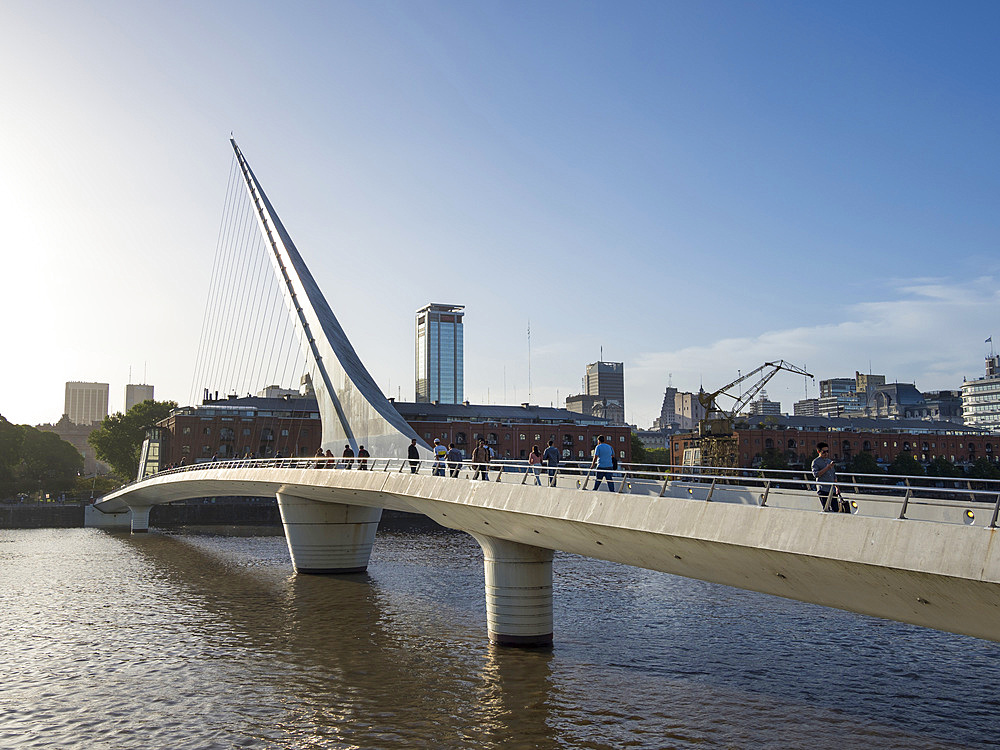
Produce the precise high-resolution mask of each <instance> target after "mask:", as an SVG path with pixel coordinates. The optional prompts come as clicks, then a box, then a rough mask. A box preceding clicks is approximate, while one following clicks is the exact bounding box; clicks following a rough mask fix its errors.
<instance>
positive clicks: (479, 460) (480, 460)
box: [472, 438, 490, 482]
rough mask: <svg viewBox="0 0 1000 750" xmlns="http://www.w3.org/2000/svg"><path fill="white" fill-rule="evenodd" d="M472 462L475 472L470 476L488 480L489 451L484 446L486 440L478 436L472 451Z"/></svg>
mask: <svg viewBox="0 0 1000 750" xmlns="http://www.w3.org/2000/svg"><path fill="white" fill-rule="evenodd" d="M472 463H473V464H475V466H476V473H475V474H474V475H473V476H472V478H473V479H485V480H486V481H487V482H488V481H489V480H490V475H489V474H488V473H487V469H488V468H489V465H490V451H489V448H487V447H486V441H485V440H483V439H482V438H479V443H478V444H477V445H476V449H475V450H474V451H472Z"/></svg>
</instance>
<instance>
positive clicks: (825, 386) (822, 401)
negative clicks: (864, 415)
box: [817, 375, 885, 417]
mask: <svg viewBox="0 0 1000 750" xmlns="http://www.w3.org/2000/svg"><path fill="white" fill-rule="evenodd" d="M858 377H860V378H863V379H864V380H865V384H866V387H868V386H869V385H870V384H869V382H868V378H876V377H877V378H881V379H882V380H883V381H885V376H882V375H878V376H875V375H859V376H857V377H854V378H830V379H829V380H821V381H819V400H818V402H817V404H818V406H817V408H818V409H819V416H821V417H842V416H844V415H845V414H847V413H848V412H854V411H857V410H858V409H860V408H861V407H862V402H861V399H859V398H858V394H857V392H856V391H855V389H856V388H857V387H858V386H857V384H858V380H857V378H858Z"/></svg>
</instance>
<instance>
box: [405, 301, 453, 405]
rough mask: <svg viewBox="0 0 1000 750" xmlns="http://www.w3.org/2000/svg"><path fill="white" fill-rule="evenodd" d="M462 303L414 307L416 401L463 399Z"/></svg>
mask: <svg viewBox="0 0 1000 750" xmlns="http://www.w3.org/2000/svg"><path fill="white" fill-rule="evenodd" d="M464 310H465V306H464V305H439V304H431V305H427V306H426V307H422V308H420V309H419V310H417V321H416V322H417V335H416V343H417V352H416V389H415V390H416V401H418V402H424V403H426V402H435V401H436V402H438V403H441V404H458V403H461V402H462V401H464V400H465V352H464V349H465V343H464V341H465V339H464V334H463V332H462V327H463V323H462V318H463V317H464V315H465V312H464Z"/></svg>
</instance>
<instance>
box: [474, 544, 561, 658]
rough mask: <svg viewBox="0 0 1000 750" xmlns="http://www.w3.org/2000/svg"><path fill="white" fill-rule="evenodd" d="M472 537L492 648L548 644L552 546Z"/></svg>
mask: <svg viewBox="0 0 1000 750" xmlns="http://www.w3.org/2000/svg"><path fill="white" fill-rule="evenodd" d="M470 533H472V532H470ZM472 536H473V537H474V538H475V540H476V541H477V542H479V546H480V547H482V548H483V571H484V574H485V577H486V626H487V630H488V632H489V638H490V641H491V642H492V643H495V644H497V645H498V646H523V647H528V646H551V645H552V550H550V549H544V548H542V547H534V546H532V545H529V544H521V543H519V542H512V541H508V540H506V539H498V538H497V537H492V536H486V535H485V534H478V533H472Z"/></svg>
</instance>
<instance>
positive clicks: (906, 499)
mask: <svg viewBox="0 0 1000 750" xmlns="http://www.w3.org/2000/svg"><path fill="white" fill-rule="evenodd" d="M912 491H913V490H912V489H910V487H909V481H907V487H906V495H904V496H903V507H902V508H900V509H899V517H900V519H902V520H906V506H907V505H909V504H910V493H911V492H912Z"/></svg>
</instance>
